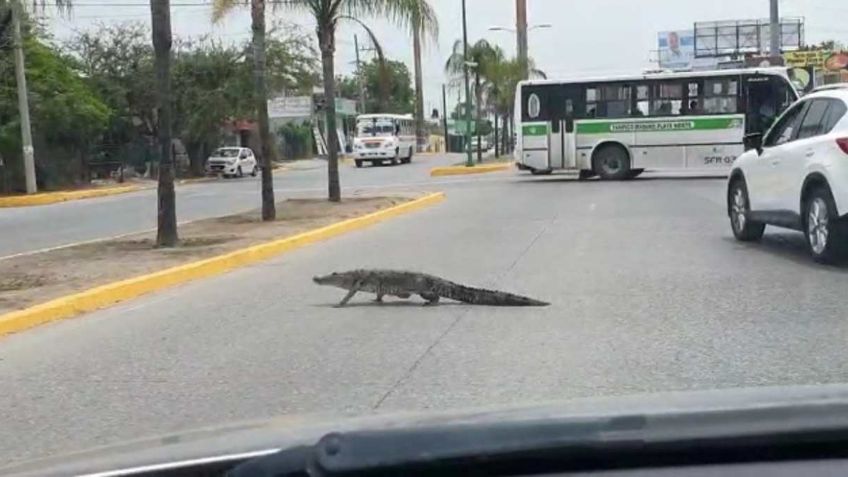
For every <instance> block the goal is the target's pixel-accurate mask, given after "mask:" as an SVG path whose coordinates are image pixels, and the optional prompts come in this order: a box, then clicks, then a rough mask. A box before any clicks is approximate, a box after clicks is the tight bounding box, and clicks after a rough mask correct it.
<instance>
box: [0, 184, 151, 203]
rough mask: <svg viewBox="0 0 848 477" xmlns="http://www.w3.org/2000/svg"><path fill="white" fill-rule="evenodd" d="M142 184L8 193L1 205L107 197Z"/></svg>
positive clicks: (138, 187) (2, 199)
mask: <svg viewBox="0 0 848 477" xmlns="http://www.w3.org/2000/svg"><path fill="white" fill-rule="evenodd" d="M141 189H142V187H141V186H137V185H131V186H119V187H99V188H94V189H81V190H70V191H59V192H42V193H38V194H29V195H6V196H0V207H27V206H33V205H47V204H55V203H57V202H67V201H69V200H79V199H90V198H92V197H105V196H108V195H116V194H126V193H127V192H135V191H137V190H141Z"/></svg>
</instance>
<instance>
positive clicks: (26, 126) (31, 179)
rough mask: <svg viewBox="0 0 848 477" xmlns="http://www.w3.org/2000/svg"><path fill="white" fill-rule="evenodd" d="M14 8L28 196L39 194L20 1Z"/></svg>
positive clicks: (13, 4)
mask: <svg viewBox="0 0 848 477" xmlns="http://www.w3.org/2000/svg"><path fill="white" fill-rule="evenodd" d="M11 4H12V5H11V8H12V35H13V36H12V42H13V43H14V49H15V81H16V82H17V84H18V111H19V114H20V116H21V143H22V145H23V154H24V178H25V179H26V192H27V194H35V193H36V192H38V184H37V183H36V181H35V151H34V150H33V147H32V129H30V122H29V100H28V99H27V83H26V71H25V69H24V45H23V39H22V38H21V14H22V12H21V10H22V9H23V5H22V4H21V2H20V1H18V0H13V1H12V2H11Z"/></svg>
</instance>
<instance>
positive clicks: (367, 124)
mask: <svg viewBox="0 0 848 477" xmlns="http://www.w3.org/2000/svg"><path fill="white" fill-rule="evenodd" d="M394 132H395V126H394V124H393V123H391V122H388V121H385V120H377V119H365V120H360V121H359V122H357V123H356V136H357V137H374V136H392V135H394Z"/></svg>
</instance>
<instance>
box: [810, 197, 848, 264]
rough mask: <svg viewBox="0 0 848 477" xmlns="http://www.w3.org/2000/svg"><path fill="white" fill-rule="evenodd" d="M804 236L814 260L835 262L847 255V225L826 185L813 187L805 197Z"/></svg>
mask: <svg viewBox="0 0 848 477" xmlns="http://www.w3.org/2000/svg"><path fill="white" fill-rule="evenodd" d="M803 220H804V236H806V238H807V246H808V247H809V249H810V255H812V256H813V260H815V261H817V262H820V263H833V262H836V261H838V260H840V259H842V258H843V257H844V255H845V233H844V228H845V225H844V224H843V223H841V221H840V220H839V217H838V215H837V212H836V204H835V203H834V201H833V196H832V195H831V193H830V190H829V189H827V188H826V187H816V188H814V189H812V190H811V191H810V192H809V194H807V196H806V197H805V198H804V215H803Z"/></svg>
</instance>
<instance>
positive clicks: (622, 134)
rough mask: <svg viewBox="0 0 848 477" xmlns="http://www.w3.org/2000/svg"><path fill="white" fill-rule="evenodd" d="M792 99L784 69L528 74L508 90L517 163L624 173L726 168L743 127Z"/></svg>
mask: <svg viewBox="0 0 848 477" xmlns="http://www.w3.org/2000/svg"><path fill="white" fill-rule="evenodd" d="M797 99H798V92H797V91H796V90H795V87H794V86H793V85H792V83H791V82H790V80H789V76H788V73H787V69H786V68H756V69H753V68H752V69H739V70H721V71H699V72H687V73H652V74H645V75H639V76H624V77H600V78H591V79H581V80H572V81H554V80H532V81H523V82H521V83H519V85H518V90H517V93H516V104H515V111H516V116H515V122H516V128H515V131H516V133H517V144H516V149H515V154H516V156H515V158H516V163H517V165H518V167H519V169H523V170H528V171H530V172H532V173H534V174H549V173H551V172H552V171H554V170H558V169H564V170H573V171H577V172H579V173H580V176H581V178H586V177H590V176H593V175H598V176H600V177H601V179H612V180H621V179H630V178H633V177H636V176H638V175H639V174H640V173H641V172H642V171H644V170H658V171H664V170H666V171H667V170H673V171H680V170H687V171H698V172H710V173H715V172H721V173H724V172H729V171H730V169H731V167H732V165H733V161H734V160H735V159H736V157H737V156H739V155H740V154H742V152H743V151H744V145H743V138H744V136H745V134H746V133H747V134H750V133H755V132H763V131H765V129H767V128H768V126H770V125H771V123H772V122H773V121H774V119H775V118H776V117H777V116H778V115H779V114H780V113H781V112H782V111H783V110H785V109H786V108H787V107H789V105H790V104H792V103H793V102H794V101H795V100H797Z"/></svg>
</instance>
